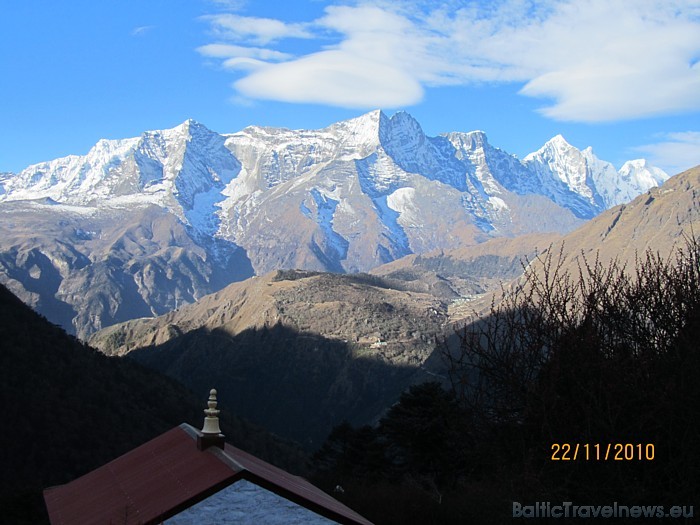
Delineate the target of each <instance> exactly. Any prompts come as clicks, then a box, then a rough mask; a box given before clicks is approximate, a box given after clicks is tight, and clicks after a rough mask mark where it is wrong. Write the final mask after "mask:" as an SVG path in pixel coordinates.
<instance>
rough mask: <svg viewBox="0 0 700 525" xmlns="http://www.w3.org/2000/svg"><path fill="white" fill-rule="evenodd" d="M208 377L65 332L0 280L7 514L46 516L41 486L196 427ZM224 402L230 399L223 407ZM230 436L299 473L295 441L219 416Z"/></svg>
mask: <svg viewBox="0 0 700 525" xmlns="http://www.w3.org/2000/svg"><path fill="white" fill-rule="evenodd" d="M212 381H213V378H212V379H210V380H208V381H206V380H205V381H204V382H205V383H206V384H207V385H208V386H207V387H205V388H204V389H203V390H201V391H200V394H199V395H197V396H194V395H193V394H192V393H191V392H190V391H189V390H187V389H185V388H183V387H182V386H181V385H179V384H178V383H176V382H175V381H173V380H172V379H169V378H166V377H164V376H162V375H160V374H158V373H156V372H153V371H152V370H149V369H147V368H145V367H142V366H140V365H138V364H136V363H134V362H131V361H127V360H120V359H114V358H109V357H107V356H105V355H103V354H101V353H99V352H97V351H95V350H93V349H92V348H90V347H88V346H86V345H85V344H83V343H80V342H79V341H77V340H76V339H75V338H73V337H71V336H68V335H66V333H65V332H64V331H63V330H62V329H60V328H59V327H57V326H55V325H52V324H50V323H48V322H47V321H46V320H45V319H43V318H42V317H40V316H39V315H37V314H36V313H35V312H33V311H32V310H31V309H30V308H29V307H27V306H26V305H24V304H23V303H22V302H21V301H20V300H19V299H18V298H17V297H15V296H14V295H12V294H11V293H10V292H9V291H8V290H7V289H6V288H5V287H4V286H0V408H2V421H3V427H2V432H0V465H2V468H0V508H1V509H2V518H1V519H0V521H3V522H4V523H13V524H21V523H31V524H36V523H47V521H46V515H45V511H44V504H43V499H42V498H41V491H42V489H44V488H45V487H47V486H51V485H56V484H61V483H65V482H67V481H70V480H72V479H74V478H76V477H78V476H80V475H82V474H84V473H85V472H87V471H89V470H92V469H94V468H96V467H98V466H100V465H102V464H104V463H106V462H108V461H110V460H112V459H113V458H115V457H117V456H119V455H121V454H123V453H124V452H126V451H128V450H130V449H131V448H134V447H136V446H138V445H140V444H142V443H144V442H145V441H147V440H149V439H151V438H153V437H154V436H156V435H158V434H160V433H162V432H164V431H166V430H168V429H170V428H172V427H173V426H176V425H178V424H180V423H182V422H188V423H190V424H192V425H195V426H197V427H200V426H201V424H202V420H203V413H202V409H203V405H204V403H203V401H202V400H205V399H206V394H207V389H208V388H211V387H212V386H217V387H218V386H219V385H215V384H214V383H213V382H212ZM223 408H224V409H226V408H228V407H226V406H224V407H223ZM222 428H223V429H224V432H225V434H226V435H227V438H228V439H229V440H230V441H231V442H232V443H235V444H236V445H237V446H239V447H240V448H243V449H246V450H248V451H250V452H252V453H254V454H256V455H259V456H260V457H263V458H266V459H268V460H269V461H271V462H273V463H276V464H278V465H280V466H283V467H286V468H290V469H292V470H295V471H297V472H299V471H301V469H303V464H304V460H303V457H302V454H301V453H300V452H299V449H298V448H296V447H295V446H292V445H288V444H285V443H283V442H282V441H280V440H275V439H273V438H271V437H270V436H269V435H268V434H266V433H265V432H264V431H263V430H261V429H260V428H257V427H255V426H252V425H250V424H248V423H244V422H242V421H241V420H239V419H236V418H233V417H231V416H230V413H227V414H224V415H223V420H222Z"/></svg>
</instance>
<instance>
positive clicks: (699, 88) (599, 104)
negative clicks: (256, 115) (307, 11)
mask: <svg viewBox="0 0 700 525" xmlns="http://www.w3.org/2000/svg"><path fill="white" fill-rule="evenodd" d="M455 4H461V5H457V6H456V7H455ZM435 5H436V4H435V3H433V2H417V1H403V2H392V3H389V2H384V1H381V0H375V1H365V2H362V3H358V4H355V5H344V6H337V5H336V6H333V5H332V6H329V7H327V8H326V10H325V15H324V16H322V17H320V18H318V19H316V20H314V21H310V22H308V23H306V24H298V23H297V24H289V23H285V22H283V21H281V20H273V19H266V18H254V17H243V16H237V15H231V14H226V15H217V16H211V17H207V20H208V21H209V22H210V23H211V25H212V28H213V30H214V33H215V34H216V35H217V36H218V37H219V39H220V40H221V41H228V42H234V43H235V44H236V45H237V46H239V47H244V48H250V49H252V50H254V51H251V52H250V53H248V54H246V53H243V52H237V53H236V54H235V56H233V55H232V56H231V57H228V58H227V60H228V61H229V62H228V63H227V65H228V67H233V68H239V65H238V64H239V62H240V61H241V59H251V60H255V61H256V62H255V64H254V67H249V68H247V71H246V73H244V76H243V78H241V79H239V80H238V81H236V82H235V83H234V86H235V88H236V89H237V90H239V93H240V94H241V95H244V96H248V97H252V98H265V99H275V100H285V101H294V102H318V103H322V104H332V105H337V106H346V107H367V108H371V107H378V106H382V107H397V106H405V105H410V104H413V103H416V102H418V101H420V99H421V97H422V96H423V90H424V87H430V86H444V85H466V84H469V83H476V82H517V83H520V84H522V86H523V87H522V89H521V94H522V95H524V96H530V97H542V98H543V99H544V100H545V101H548V102H545V104H547V103H549V105H547V106H545V107H544V108H542V110H541V111H542V113H543V114H544V115H546V116H548V117H550V118H553V119H559V120H572V121H586V122H600V121H613V120H620V119H632V118H639V117H645V116H650V115H661V114H669V113H677V112H680V111H688V110H691V111H693V110H699V109H700V63H698V59H699V58H700V2H699V1H698V0H685V1H683V0H667V1H664V2H659V1H656V0H635V1H634V2H631V1H626V0H558V1H556V0H543V1H532V0H500V1H494V2H491V3H489V2H485V3H483V4H481V3H478V4H477V3H470V4H467V5H466V7H465V5H464V4H463V3H455V2H452V3H445V4H440V5H438V6H437V7H435ZM290 38H304V39H313V40H312V41H313V42H314V43H315V44H316V49H315V50H312V51H308V50H306V51H305V52H304V54H301V55H299V56H291V55H292V54H293V53H292V52H290V51H287V50H285V51H279V50H277V49H272V48H270V45H271V44H273V43H278V44H279V45H281V44H282V42H281V41H282V40H283V39H290ZM261 46H264V47H265V48H266V49H268V51H269V52H270V53H271V54H270V55H268V56H265V55H264V54H263V53H262V51H261V50H262V47H261ZM207 47H208V46H204V48H207ZM200 49H202V48H200ZM203 54H206V53H205V52H203ZM207 56H214V55H212V54H209V55H207ZM220 58H224V57H223V56H222V57H220ZM231 60H234V64H231V62H230V61H231ZM399 83H400V84H399Z"/></svg>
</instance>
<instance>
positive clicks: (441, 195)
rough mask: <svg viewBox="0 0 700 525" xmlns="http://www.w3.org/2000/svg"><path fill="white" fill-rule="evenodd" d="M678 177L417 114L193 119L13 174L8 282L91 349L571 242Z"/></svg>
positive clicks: (6, 193) (2, 258)
mask: <svg viewBox="0 0 700 525" xmlns="http://www.w3.org/2000/svg"><path fill="white" fill-rule="evenodd" d="M664 178H665V174H663V172H661V171H660V170H657V169H655V168H653V167H650V166H648V165H647V164H645V163H644V162H643V161H635V162H633V163H630V164H628V165H626V166H625V167H624V168H623V170H621V171H620V172H617V171H615V169H614V168H613V167H612V166H611V165H610V164H608V163H605V162H603V161H600V160H599V159H597V158H596V157H595V156H594V155H593V153H592V152H591V151H590V150H585V151H584V152H580V151H578V150H576V149H575V148H573V147H572V146H570V145H569V144H567V143H566V141H564V139H563V138H561V137H555V138H554V139H552V141H550V142H548V143H547V144H546V145H545V146H544V147H543V148H542V149H541V150H540V151H538V152H536V153H534V154H532V155H529V156H528V157H527V158H526V159H524V160H523V161H520V160H518V159H517V158H516V157H514V156H512V155H509V154H508V153H506V152H504V151H502V150H500V149H498V148H495V147H493V146H492V145H490V144H489V143H488V141H487V138H486V135H485V134H484V133H483V132H480V131H473V132H469V133H461V132H454V133H449V134H446V135H441V136H438V137H428V136H426V135H425V134H424V133H423V131H422V129H421V127H420V125H419V124H418V122H416V120H415V119H413V118H412V117H411V116H410V115H408V114H407V113H404V112H400V113H397V114H395V115H394V116H392V117H388V116H387V115H386V114H384V113H383V112H381V111H373V112H371V113H368V114H366V115H362V116H360V117H358V118H355V119H351V120H348V121H343V122H338V123H336V124H333V125H331V126H329V127H327V128H324V129H320V130H296V131H293V130H287V129H271V128H261V127H249V128H246V129H244V130H242V131H240V132H238V133H234V134H228V135H221V134H218V133H215V132H213V131H211V130H208V129H207V128H206V127H204V126H203V125H201V124H199V123H196V122H194V121H191V120H188V121H186V122H184V123H183V124H181V125H180V126H177V127H175V128H173V129H169V130H162V131H150V132H146V133H144V134H143V135H141V136H140V137H137V138H132V139H123V140H101V141H99V142H98V143H97V144H96V145H95V146H94V147H93V149H91V150H90V152H89V153H88V154H87V155H84V156H70V157H65V158H62V159H56V160H53V161H50V162H45V163H41V164H37V165H34V166H30V167H28V168H26V169H25V170H23V171H22V172H20V173H19V174H8V173H3V174H0V216H1V217H2V222H1V223H0V281H1V282H3V283H5V284H6V285H7V286H8V287H10V288H11V289H12V290H13V291H14V292H15V293H17V294H18V295H20V296H21V297H22V298H23V300H25V301H27V302H28V303H30V304H32V305H33V306H35V307H36V308H37V309H38V310H39V311H40V312H41V313H42V314H44V315H46V316H47V317H48V318H49V319H50V320H52V321H54V322H57V323H60V324H61V325H63V326H64V327H66V328H67V329H68V330H69V331H71V332H73V333H77V334H78V335H80V336H81V337H85V336H87V335H89V334H90V333H92V332H94V331H95V330H98V329H100V328H102V327H105V326H109V325H110V324H113V323H115V322H119V321H122V320H126V319H130V318H134V317H140V316H152V315H157V314H160V313H163V312H165V311H168V310H170V309H172V308H175V307H177V306H179V305H181V304H183V303H185V302H191V301H193V300H195V299H198V298H199V297H202V296H203V295H205V294H207V293H211V292H214V291H216V290H218V289H220V288H221V287H223V286H225V285H226V284H229V283H231V282H235V281H238V280H241V279H244V278H247V277H250V276H252V275H254V274H255V275H262V274H265V273H267V272H270V271H273V270H276V269H284V268H302V269H309V270H319V271H332V272H348V273H353V272H366V271H369V270H372V269H373V268H376V267H378V266H380V265H382V264H385V263H388V262H391V261H394V260H397V259H399V258H401V257H403V256H406V255H410V254H422V253H426V252H429V251H432V250H449V249H453V248H456V247H460V246H471V245H476V244H479V243H481V242H484V241H487V240H489V239H492V238H496V237H504V236H505V237H513V236H517V235H521V234H526V233H543V232H559V233H565V232H568V231H571V230H572V229H574V228H576V227H577V226H580V225H581V224H583V222H584V221H585V220H588V219H590V218H591V217H593V216H595V215H596V214H598V213H600V212H601V211H603V210H604V209H606V208H607V207H609V206H610V205H612V204H618V203H619V202H622V201H624V200H625V199H628V198H632V197H634V196H635V195H638V194H639V193H642V192H644V191H647V190H648V189H649V187H651V186H653V185H656V184H659V183H660V182H661V181H662V180H663V179H664Z"/></svg>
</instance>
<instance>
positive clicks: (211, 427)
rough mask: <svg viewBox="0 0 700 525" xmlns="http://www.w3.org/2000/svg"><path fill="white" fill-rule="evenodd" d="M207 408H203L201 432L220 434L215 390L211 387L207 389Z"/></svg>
mask: <svg viewBox="0 0 700 525" xmlns="http://www.w3.org/2000/svg"><path fill="white" fill-rule="evenodd" d="M207 405H208V406H209V408H207V409H205V410H204V414H205V416H206V417H205V418H204V427H203V428H202V434H204V435H215V436H218V435H219V434H221V429H220V428H219V412H220V411H219V410H217V409H216V405H218V403H217V401H216V390H215V389H214V388H212V389H211V390H210V391H209V401H208V402H207Z"/></svg>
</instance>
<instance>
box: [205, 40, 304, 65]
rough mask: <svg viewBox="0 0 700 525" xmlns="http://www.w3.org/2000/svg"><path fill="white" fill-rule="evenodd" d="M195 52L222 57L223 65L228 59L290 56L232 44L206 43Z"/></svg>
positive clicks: (268, 58)
mask: <svg viewBox="0 0 700 525" xmlns="http://www.w3.org/2000/svg"><path fill="white" fill-rule="evenodd" d="M197 52H198V53H199V54H201V55H203V56H206V57H211V58H223V59H226V60H224V65H226V64H227V62H228V61H229V60H230V59H238V58H256V59H260V60H275V61H276V60H287V59H289V58H292V55H290V54H288V53H281V52H279V51H275V50H274V49H266V48H263V47H246V46H235V45H232V44H207V45H205V46H200V47H198V48H197Z"/></svg>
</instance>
